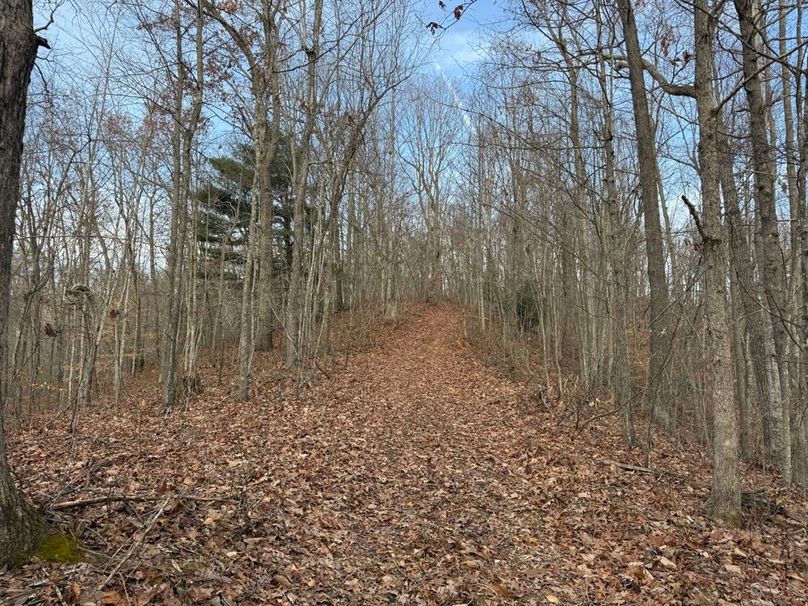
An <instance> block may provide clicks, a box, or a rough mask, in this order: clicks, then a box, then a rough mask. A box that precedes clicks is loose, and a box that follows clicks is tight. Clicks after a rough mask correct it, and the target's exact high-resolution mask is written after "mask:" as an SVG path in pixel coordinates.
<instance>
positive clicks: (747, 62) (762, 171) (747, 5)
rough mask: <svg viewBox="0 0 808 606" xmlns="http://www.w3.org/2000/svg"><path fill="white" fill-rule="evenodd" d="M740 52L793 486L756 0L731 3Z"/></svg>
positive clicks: (784, 321) (783, 464) (784, 466)
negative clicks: (733, 6) (737, 24)
mask: <svg viewBox="0 0 808 606" xmlns="http://www.w3.org/2000/svg"><path fill="white" fill-rule="evenodd" d="M735 10H736V11H737V13H738V23H739V26H740V30H741V43H742V44H741V46H742V50H743V73H744V78H745V80H744V88H745V89H746V101H747V105H748V107H749V134H750V139H751V144H752V165H753V166H754V173H755V203H756V204H757V212H758V216H759V217H760V242H761V245H762V247H763V266H762V267H761V268H760V269H761V272H760V273H761V276H762V279H763V287H764V289H765V291H766V300H767V302H768V304H769V308H770V312H771V314H772V318H771V321H772V333H773V335H774V350H775V353H776V354H777V365H778V369H779V375H780V398H781V403H782V409H783V414H781V417H782V422H783V432H782V436H781V439H782V440H783V443H782V445H781V448H780V450H781V453H782V457H781V460H780V462H779V463H780V465H779V466H780V473H781V475H782V479H783V482H784V483H785V484H789V483H790V482H791V432H790V422H789V409H790V407H791V389H790V380H789V369H788V355H787V354H788V340H789V335H788V331H789V319H788V317H787V315H788V313H787V309H786V306H785V292H784V291H785V277H784V276H783V263H782V257H781V252H780V233H779V228H778V225H777V209H776V206H775V191H774V187H775V176H776V159H775V157H774V150H773V149H772V146H771V145H770V143H769V135H768V131H767V128H766V104H765V101H764V98H763V91H762V83H761V70H760V67H759V54H758V47H759V46H758V33H759V32H761V31H763V29H761V28H762V12H761V10H760V6H758V5H757V4H756V3H755V2H754V0H735Z"/></svg>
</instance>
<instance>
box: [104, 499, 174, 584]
mask: <svg viewBox="0 0 808 606" xmlns="http://www.w3.org/2000/svg"><path fill="white" fill-rule="evenodd" d="M170 500H171V497H168V498H166V499H165V500H164V501H163V504H162V505H160V509H158V510H157V513H155V514H154V515H153V516H152V518H151V520H149V523H148V525H147V526H146V527H145V528H144V529H143V530H142V531H139V532H138V533H135V534H136V536H137V538H135V539H134V540H133V541H132V546H131V547H130V548H129V551H127V552H126V554H125V555H124V556H123V557H122V558H121V559H120V560H118V563H117V564H116V565H115V568H113V569H112V572H110V573H109V574H108V575H107V578H105V579H104V580H103V582H102V583H101V584H100V585H99V586H98V591H101V590H102V589H104V587H106V586H107V583H109V582H110V581H111V580H112V577H114V576H115V575H116V574H118V571H119V570H120V569H121V567H122V566H123V565H124V564H125V563H126V561H127V560H128V559H129V558H131V557H132V554H133V553H135V550H136V549H137V548H138V547H140V546H141V545H142V544H143V542H144V541H145V540H146V536H147V535H148V534H149V532H150V531H151V529H152V528H154V525H155V524H156V523H157V520H159V519H160V516H162V515H163V512H164V511H165V509H166V506H167V505H168V502H169V501H170Z"/></svg>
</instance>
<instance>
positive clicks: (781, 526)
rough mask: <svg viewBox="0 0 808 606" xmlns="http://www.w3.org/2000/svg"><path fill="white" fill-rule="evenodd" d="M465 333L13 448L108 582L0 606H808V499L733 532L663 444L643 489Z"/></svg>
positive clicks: (98, 415) (405, 328)
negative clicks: (298, 386) (248, 396)
mask: <svg viewBox="0 0 808 606" xmlns="http://www.w3.org/2000/svg"><path fill="white" fill-rule="evenodd" d="M462 321H463V320H462V312H461V311H460V310H459V309H458V308H456V307H453V306H450V305H441V306H437V307H415V308H413V309H412V310H411V311H410V313H409V314H408V316H407V319H406V320H405V321H403V322H402V323H401V325H400V326H398V327H395V328H392V327H388V328H385V329H382V330H380V331H378V333H377V335H376V339H375V344H374V345H373V346H371V347H370V348H366V349H364V350H361V351H356V352H354V353H353V354H352V355H351V356H346V361H345V363H343V364H336V365H335V366H334V368H332V371H331V372H329V373H328V377H327V378H322V380H321V381H320V382H319V383H318V384H316V385H314V386H312V387H311V389H307V390H304V391H303V392H301V395H300V397H299V398H295V397H294V391H293V390H292V389H290V388H288V385H287V386H286V388H284V387H283V385H282V383H283V380H282V379H281V380H279V379H278V378H277V377H278V376H281V375H279V372H280V371H279V368H280V365H281V362H280V356H279V355H275V356H273V355H268V356H263V357H261V356H259V357H258V358H257V362H256V365H257V367H258V368H257V371H256V377H255V383H256V385H257V389H256V394H255V397H254V398H253V401H251V402H249V403H241V402H238V401H237V400H236V397H235V395H236V393H237V389H236V385H235V383H225V384H223V385H221V386H217V385H215V381H214V380H211V381H210V382H211V383H212V384H213V385H212V386H211V387H208V388H207V390H206V391H205V393H204V394H202V395H201V396H199V397H197V398H195V399H194V400H192V401H191V402H190V403H189V405H188V406H186V407H184V408H181V409H177V410H174V411H172V412H171V413H169V414H163V413H161V412H160V410H159V406H158V404H157V402H158V398H157V394H156V392H155V393H153V394H151V396H153V397H146V398H143V397H139V398H137V399H135V400H133V401H132V402H131V403H129V404H127V405H125V406H122V407H120V408H118V409H111V408H103V407H99V408H97V409H94V410H92V411H88V412H87V413H86V414H85V419H84V420H83V424H82V431H81V434H80V436H79V438H78V440H77V442H76V448H75V451H73V452H72V454H71V436H70V434H69V428H68V426H67V422H66V421H65V422H62V421H57V422H53V423H50V424H48V425H45V426H44V428H39V429H30V430H27V431H21V432H17V433H15V434H14V435H13V436H12V440H11V453H10V459H11V461H12V462H13V463H14V464H15V472H16V474H17V476H18V477H19V478H21V479H22V480H23V485H24V488H25V489H26V491H27V493H28V495H29V496H30V497H31V498H32V500H33V501H34V502H35V504H37V505H39V506H42V507H44V508H45V509H46V511H48V512H49V515H50V516H51V519H52V521H53V523H54V525H55V526H59V527H60V528H61V529H62V530H67V531H69V532H71V533H72V534H74V535H75V536H76V537H77V538H79V539H80V540H81V542H82V543H83V545H84V546H85V547H86V548H87V561H86V562H83V563H79V564H64V565H59V564H51V563H45V562H41V561H38V560H34V561H32V562H31V563H30V564H28V565H26V566H25V567H23V568H22V569H19V570H15V571H6V572H0V603H2V604H9V605H23V604H85V605H88V606H89V605H91V604H94V605H98V606H103V605H107V606H118V605H130V604H131V605H137V606H145V605H146V604H167V605H181V604H208V605H213V606H216V605H221V606H226V605H229V604H414V605H460V604H467V605H489V604H490V605H496V604H526V605H530V604H581V605H583V604H750V605H759V606H765V605H768V604H805V603H808V593H806V591H808V589H807V588H806V578H808V570H807V569H808V555H807V552H806V545H807V544H808V530H806V525H805V523H804V521H803V520H805V519H806V517H808V516H807V515H806V506H805V502H804V500H801V499H800V498H799V495H796V494H790V493H789V494H785V493H783V494H781V495H780V497H779V498H780V501H781V502H782V503H784V505H782V506H778V507H779V509H778V508H774V509H768V510H766V511H764V512H762V513H761V511H760V510H759V509H757V510H754V511H753V512H751V513H749V514H748V519H747V528H746V529H745V530H743V531H726V530H723V529H720V528H718V527H716V526H715V525H714V524H713V523H712V522H711V521H710V520H709V518H708V517H707V516H706V510H705V505H704V503H705V501H706V498H707V496H708V493H709V482H710V475H709V473H710V470H709V460H708V458H707V456H706V454H703V453H701V452H700V449H699V450H696V449H694V448H693V445H692V444H690V445H688V444H682V443H681V442H676V441H674V440H671V439H669V438H666V437H665V436H662V435H657V434H656V433H654V442H655V445H654V451H653V459H654V463H655V466H654V467H655V469H658V470H661V471H660V472H659V473H643V470H646V468H645V467H644V465H645V463H646V461H644V457H643V456H642V453H641V452H640V451H627V450H626V449H625V448H624V447H623V446H622V444H621V442H620V428H619V426H618V424H617V423H616V420H615V419H614V418H611V417H602V418H599V419H597V420H595V421H594V422H592V423H590V424H588V425H587V426H586V428H585V429H584V430H583V432H582V433H580V435H578V433H577V432H575V431H571V430H570V428H568V427H565V426H563V425H562V424H560V423H559V421H558V416H557V415H555V414H554V411H553V409H552V407H550V408H546V407H545V406H537V405H535V404H532V403H531V400H530V398H529V397H528V396H529V394H528V391H529V390H528V389H527V388H526V386H525V385H523V384H521V383H518V382H515V381H512V380H510V379H508V378H507V377H505V376H503V375H501V374H499V373H498V372H496V371H495V370H493V369H492V368H491V367H490V366H487V365H486V364H484V363H483V362H482V361H481V360H480V359H479V358H478V357H476V356H475V355H474V354H473V353H472V352H470V351H469V350H468V348H467V347H466V346H465V343H464V342H463V340H462V338H461V335H462V330H461V324H462ZM210 372H211V375H213V374H214V373H215V372H216V371H215V370H211V371H210ZM149 393H150V392H149V391H148V388H147V387H145V386H144V389H143V390H142V391H141V392H139V394H138V395H139V396H142V395H144V394H145V395H148V394H149ZM604 463H606V464H604ZM617 463H619V464H620V465H623V464H624V465H625V466H624V467H621V466H618V464H617ZM631 466H635V467H637V468H638V469H639V470H640V471H639V472H635V471H632V470H631V469H630V467H631ZM646 471H647V470H646ZM744 472H745V477H746V481H747V482H748V483H749V484H750V485H751V486H754V487H755V488H757V489H759V490H760V489H761V487H762V488H764V489H766V490H768V491H770V492H772V493H774V492H775V491H776V488H775V486H774V484H773V481H772V479H771V478H769V477H767V476H766V475H765V474H763V473H762V472H760V471H759V470H755V469H751V468H749V469H745V470H744ZM54 503H55V505H54ZM786 511H787V512H788V515H783V513H784V512H786Z"/></svg>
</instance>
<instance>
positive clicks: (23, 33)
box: [0, 0, 43, 566]
mask: <svg viewBox="0 0 808 606" xmlns="http://www.w3.org/2000/svg"><path fill="white" fill-rule="evenodd" d="M0 15H2V18H1V19H0V66H2V70H0V566H2V565H11V564H15V563H18V562H20V561H21V560H22V559H23V558H24V557H25V556H26V555H27V554H28V553H29V552H30V551H31V550H32V549H33V548H34V546H35V544H36V541H37V538H38V535H39V532H40V530H41V529H42V524H43V523H42V521H41V520H40V519H39V517H38V516H37V514H36V513H35V512H34V510H33V509H32V508H31V507H30V506H29V505H28V504H27V503H26V502H25V499H24V498H23V495H22V493H21V492H20V491H19V490H18V489H17V487H16V486H15V484H14V479H13V478H12V477H11V471H10V470H9V467H8V461H7V459H6V447H5V432H4V429H3V410H4V408H5V402H6V393H7V390H8V384H7V376H8V373H7V359H8V352H7V335H6V332H7V329H8V314H9V295H10V289H11V259H12V256H13V249H12V247H13V241H14V226H15V224H14V220H15V213H16V210H17V198H18V196H19V187H20V158H21V155H22V138H23V132H24V130H25V111H26V104H27V92H28V84H29V82H30V79H31V70H32V69H33V67H34V61H35V60H36V51H37V46H38V38H37V37H36V35H35V34H34V30H33V14H32V7H31V0H0Z"/></svg>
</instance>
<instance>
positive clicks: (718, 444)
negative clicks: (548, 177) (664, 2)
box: [693, 0, 742, 527]
mask: <svg viewBox="0 0 808 606" xmlns="http://www.w3.org/2000/svg"><path fill="white" fill-rule="evenodd" d="M693 12H694V28H693V29H694V34H695V56H696V67H695V91H696V107H697V110H698V122H699V164H700V169H701V170H700V173H701V198H702V205H703V206H702V219H703V225H702V226H701V227H700V228H699V231H701V232H702V233H701V236H702V245H703V248H702V255H703V257H702V260H703V263H704V308H705V309H704V316H705V322H706V325H707V339H708V341H707V351H706V352H705V356H704V364H705V368H704V374H705V381H704V383H705V394H704V400H705V404H706V405H707V406H712V414H713V436H714V438H713V482H712V490H711V493H710V509H711V512H712V515H713V517H714V518H715V519H716V520H717V521H719V522H720V523H721V524H724V525H727V526H730V527H737V526H740V525H741V522H742V518H741V480H740V472H739V467H738V463H739V452H738V422H737V417H736V415H737V411H736V405H735V399H734V390H733V385H732V356H731V352H730V339H729V324H728V321H727V300H726V282H727V279H726V278H727V276H726V259H725V253H724V250H725V244H724V240H723V237H722V233H721V232H722V230H721V194H720V187H719V183H720V181H719V153H718V151H719V150H718V141H717V135H718V119H717V114H718V112H717V108H716V104H715V100H714V92H713V91H714V85H713V37H714V32H715V21H714V16H713V15H712V13H711V12H710V7H709V6H708V3H707V0H696V1H695V3H694V9H693Z"/></svg>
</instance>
